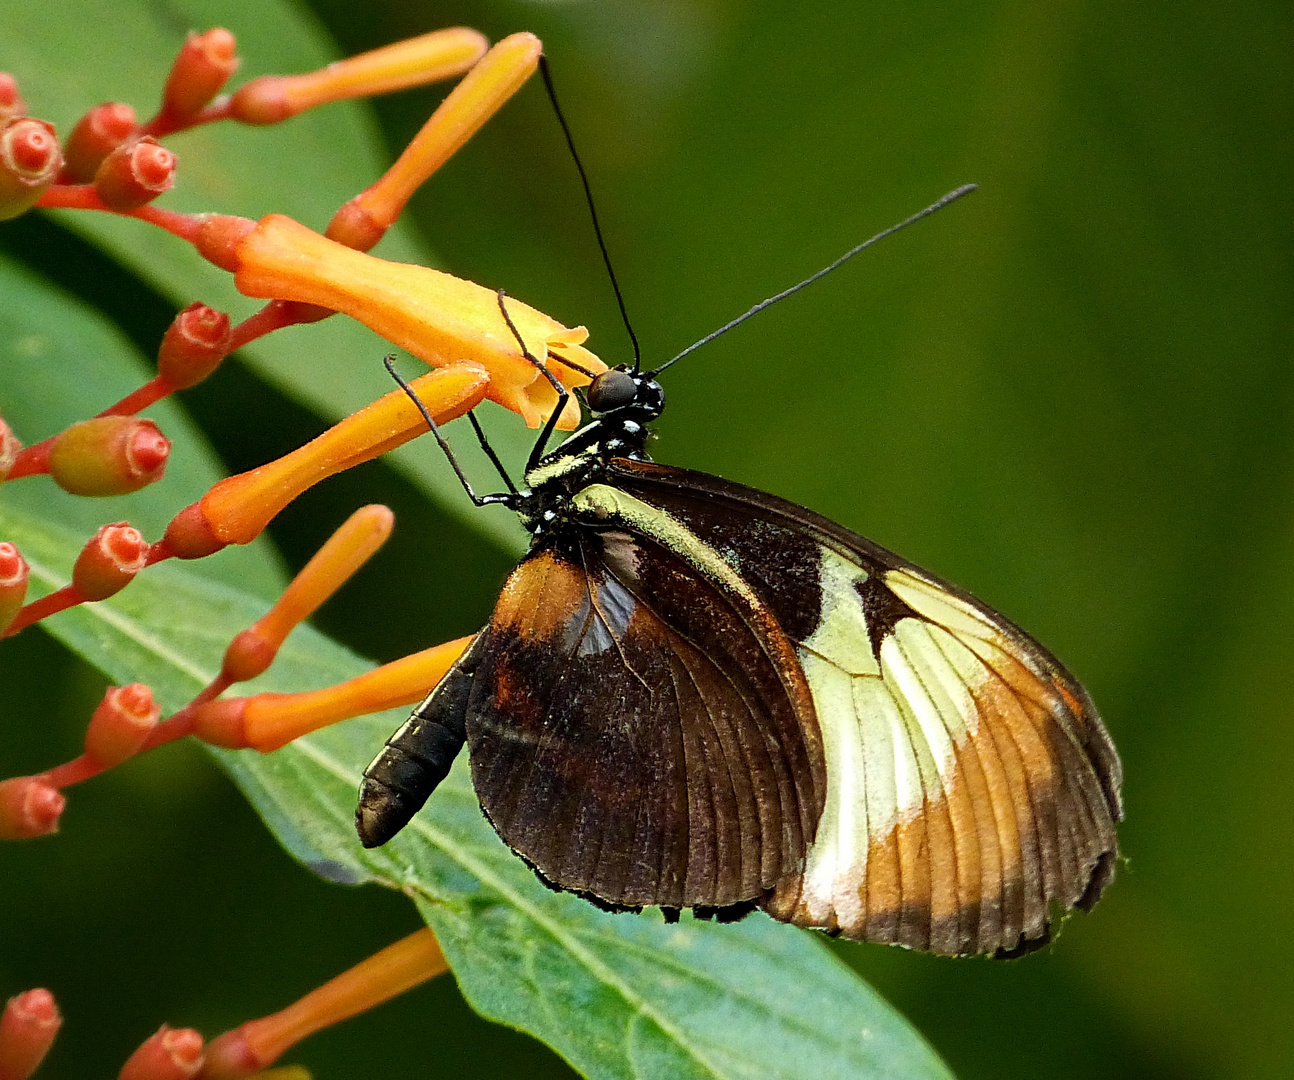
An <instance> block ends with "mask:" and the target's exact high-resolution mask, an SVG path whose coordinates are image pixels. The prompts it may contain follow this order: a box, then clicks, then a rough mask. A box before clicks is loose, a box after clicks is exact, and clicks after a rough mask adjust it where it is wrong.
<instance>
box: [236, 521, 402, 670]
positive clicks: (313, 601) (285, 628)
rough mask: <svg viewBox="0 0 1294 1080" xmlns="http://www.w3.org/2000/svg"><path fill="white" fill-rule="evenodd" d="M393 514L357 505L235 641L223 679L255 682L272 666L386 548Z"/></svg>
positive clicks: (393, 522) (393, 523)
mask: <svg viewBox="0 0 1294 1080" xmlns="http://www.w3.org/2000/svg"><path fill="white" fill-rule="evenodd" d="M394 525H395V515H394V514H392V513H391V511H390V510H389V509H388V508H387V507H385V506H381V505H379V504H376V503H374V504H373V505H370V506H361V507H360V508H359V509H358V510H356V511H355V512H354V513H353V514H351V516H350V517H349V518H347V519H346V521H345V522H344V523H343V524H342V526H341V528H340V529H338V530H337V531H336V532H335V533H333V534H332V536H330V537H329V538H328V540H327V542H326V543H325V544H324V546H323V547H321V548H320V549H319V550H318V551H317V552H315V556H314V558H312V559H311V560H310V561H309V562H308V563H306V565H305V566H304V567H302V569H301V572H300V573H299V574H297V576H296V577H295V578H293V579H292V584H290V585H289V586H288V587H287V588H286V589H285V590H284V591H283V595H282V596H280V597H279V599H278V601H277V602H276V603H275V605H274V606H273V607H272V608H270V610H269V611H268V612H266V614H265V615H264V616H263V617H262V618H261V619H259V620H257V622H255V623H254V624H253V625H251V626H249V627H248V628H247V629H246V630H244V631H243V632H242V633H241V634H239V635H238V636H237V637H235V638H234V640H233V641H232V642H231V643H230V645H229V648H228V650H227V651H226V652H225V662H224V667H223V670H222V672H221V675H222V676H223V677H224V678H226V679H228V681H229V682H231V683H234V682H246V681H247V680H248V679H254V678H256V676H257V675H260V674H261V673H262V672H263V671H265V670H266V669H267V668H268V667H269V666H270V664H272V663H273V662H274V657H275V656H276V655H278V651H279V648H280V646H282V644H283V642H284V641H285V640H286V639H287V636H288V634H290V633H291V632H292V631H293V630H294V629H295V628H296V627H297V626H298V625H300V624H301V623H302V622H304V621H305V620H306V619H308V618H310V616H311V615H313V614H314V613H315V611H317V610H318V609H319V606H320V605H321V604H322V603H324V601H326V600H327V599H328V598H329V597H330V596H332V594H333V593H335V592H336V591H337V590H338V589H339V588H341V586H342V585H344V584H345V583H346V582H347V581H349V580H350V578H351V577H352V576H353V575H354V573H355V571H357V570H358V569H359V568H360V567H361V566H363V565H364V564H365V563H366V562H368V560H369V559H370V558H371V557H372V556H373V554H374V552H376V551H377V550H378V548H380V547H381V546H382V545H383V544H385V543H386V541H387V538H388V537H389V536H390V535H391V529H392V527H393V526H394Z"/></svg>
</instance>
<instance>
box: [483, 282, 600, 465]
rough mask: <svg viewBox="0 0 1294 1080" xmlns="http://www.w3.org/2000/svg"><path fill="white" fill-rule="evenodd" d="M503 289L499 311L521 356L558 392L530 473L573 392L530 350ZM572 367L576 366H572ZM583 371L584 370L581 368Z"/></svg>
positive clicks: (534, 451) (533, 450)
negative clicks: (511, 312)
mask: <svg viewBox="0 0 1294 1080" xmlns="http://www.w3.org/2000/svg"><path fill="white" fill-rule="evenodd" d="M507 295H508V294H507V293H505V292H504V291H503V290H502V289H500V290H499V311H500V312H501V313H502V315H503V321H504V322H506V323H507V324H508V329H509V330H511V331H512V336H513V337H514V338H516V339H517V344H518V345H519V346H520V347H521V355H522V356H524V357H525V358H526V359H527V360H529V361H530V362H531V363H532V364H534V365H535V367H536V368H537V369H538V370H539V374H541V375H542V376H543V377H544V378H545V379H547V380H548V385H549V386H551V387H552V388H553V389H554V390H556V391H557V404H556V405H555V406H553V411H552V412H551V413H549V414H548V419H547V420H546V421H545V422H544V427H543V430H542V431H540V433H539V438H538V439H536V440H535V445H534V447H532V448H531V451H530V459H529V460H528V461H527V462H526V472H529V471H530V470H531V469H533V468H534V467H535V466H536V465H538V464H539V459H540V458H541V457H543V456H544V448H545V447H546V446H547V445H548V440H549V439H550V438H552V435H553V429H554V428H556V427H557V421H558V420H559V419H561V415H562V413H563V411H564V410H565V409H566V403H567V402H568V401H570V400H571V392H570V391H569V390H568V389H566V387H565V386H563V385H562V383H561V380H559V379H558V378H557V376H556V375H554V374H553V373H552V372H551V371H549V370H548V365H547V364H545V363H542V362H541V361H540V360H539V358H538V357H537V356H535V355H534V354H533V353H532V352H531V351H530V349H529V348H527V346H526V343H525V341H524V340H523V339H522V337H521V331H520V330H518V329H517V324H516V323H514V322H513V321H512V316H511V315H509V314H508V307H507V305H506V304H505V303H504V300H505V299H506V297H507ZM571 366H572V367H574V366H576V365H571ZM579 370H580V371H583V370H584V369H583V368H579Z"/></svg>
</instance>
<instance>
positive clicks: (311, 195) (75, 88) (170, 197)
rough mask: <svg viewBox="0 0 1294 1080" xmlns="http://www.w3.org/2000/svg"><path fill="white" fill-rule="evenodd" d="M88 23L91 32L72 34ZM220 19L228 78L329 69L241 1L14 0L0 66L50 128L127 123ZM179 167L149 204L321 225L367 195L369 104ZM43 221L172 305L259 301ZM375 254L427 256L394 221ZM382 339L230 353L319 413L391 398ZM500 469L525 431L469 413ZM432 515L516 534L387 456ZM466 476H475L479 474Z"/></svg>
mask: <svg viewBox="0 0 1294 1080" xmlns="http://www.w3.org/2000/svg"><path fill="white" fill-rule="evenodd" d="M90 21H93V23H94V25H95V32H94V33H93V34H87V33H86V32H85V27H86V25H87V23H88V22H90ZM216 25H223V26H227V27H229V28H230V29H232V30H233V31H234V32H235V34H236V35H237V38H238V52H239V55H240V56H241V57H242V66H241V68H240V69H239V71H238V74H237V75H236V76H235V81H234V83H233V85H238V84H239V83H241V82H243V81H246V80H247V79H250V78H254V77H256V76H258V75H263V74H291V73H294V72H301V71H310V70H313V69H315V68H318V67H322V66H324V65H325V64H328V63H330V62H331V61H333V60H336V59H337V58H338V57H337V55H336V50H335V47H334V46H333V45H332V44H331V42H329V41H328V39H327V36H326V35H325V33H324V32H323V31H322V29H321V28H320V27H319V25H318V24H317V23H316V22H315V21H314V19H313V18H312V17H311V16H310V15H309V14H308V13H307V12H306V11H304V10H303V9H301V8H299V7H297V6H296V5H292V4H286V3H265V2H256V3H253V2H251V0H237V2H230V0H219V2H215V0H174V2H172V3H168V4H166V5H161V4H157V3H152V2H150V0H121V2H120V3H116V4H114V5H113V6H112V15H111V17H110V18H104V17H103V16H102V11H101V9H100V8H99V7H98V6H97V5H95V4H92V3H90V2H89V0H70V2H67V3H61V4H58V5H55V6H54V7H52V8H50V9H48V10H46V11H42V13H41V14H40V16H39V17H35V16H34V15H33V12H32V9H31V5H30V3H29V2H28V0H0V58H2V60H3V64H4V67H5V69H6V70H9V71H12V72H13V73H14V74H15V75H16V76H17V78H18V80H19V84H20V85H21V87H22V92H23V95H24V97H25V98H26V99H27V102H28V105H29V107H30V108H31V110H32V112H33V114H34V115H37V116H41V117H43V118H46V119H49V120H51V121H53V122H54V123H55V124H56V125H57V126H58V129H59V130H60V131H63V132H66V131H68V130H70V128H71V126H72V125H73V124H74V123H75V122H76V120H77V118H78V117H79V116H80V115H81V114H82V113H84V112H85V110H86V109H87V108H88V107H89V106H91V105H93V104H95V103H97V102H100V101H110V100H111V101H126V102H130V103H131V104H133V105H134V106H135V108H136V110H137V111H138V112H139V114H140V116H141V118H144V117H147V116H148V115H150V114H151V111H152V110H153V109H154V108H156V102H157V101H158V99H159V97H160V94H161V87H162V84H163V83H164V82H165V79H166V74H167V71H168V69H169V67H170V63H171V59H172V58H173V57H174V55H175V52H176V50H177V49H178V48H179V46H180V44H181V43H182V42H183V40H184V34H185V32H186V31H187V30H190V29H194V28H199V29H205V28H207V27H210V26H216ZM167 142H168V145H169V146H171V147H172V148H173V149H174V150H175V151H176V153H177V155H178V157H179V160H180V170H179V176H178V180H177V183H176V187H175V189H174V190H173V191H172V192H170V193H168V194H167V195H165V196H163V198H162V199H161V200H159V203H158V205H160V206H164V207H167V208H170V209H175V210H181V211H186V212H201V211H215V212H218V213H225V214H239V215H242V216H245V217H250V218H260V217H263V216H264V215H265V214H269V213H283V214H287V215H288V216H290V217H293V218H295V219H297V220H298V221H300V222H302V223H303V224H305V225H309V226H310V227H312V228H315V229H323V228H324V227H325V226H326V225H327V224H328V221H329V220H330V219H331V217H332V215H333V212H334V211H335V210H336V209H337V207H338V206H340V205H341V204H342V203H343V202H345V201H346V200H347V199H349V198H351V197H352V196H353V195H355V194H357V193H358V192H360V191H362V190H363V189H364V188H366V187H368V186H369V185H370V184H371V183H372V182H373V181H374V180H376V179H377V177H378V176H379V175H381V173H382V171H383V170H384V169H385V167H386V164H387V162H388V160H389V159H388V157H387V155H386V153H385V152H384V151H383V150H382V146H381V140H380V138H379V136H378V134H377V132H376V129H375V125H374V124H373V121H372V118H371V113H370V112H369V110H368V109H367V108H366V107H365V106H363V105H361V104H357V103H353V102H341V103H336V104H333V105H329V106H327V107H324V108H320V109H315V110H311V111H309V112H306V113H303V114H302V115H300V116H297V117H294V118H293V119H292V120H290V121H289V122H287V123H285V124H279V125H275V126H273V127H269V128H248V127H244V126H243V125H240V124H232V123H222V124H213V125H210V126H208V127H202V128H197V129H195V130H193V131H191V132H184V133H182V134H180V135H178V136H175V137H173V138H171V139H168V140H167ZM54 216H56V217H57V218H58V220H59V221H60V222H61V223H62V224H64V225H66V226H67V227H68V228H70V229H73V230H74V231H76V232H78V233H80V234H81V235H82V236H84V237H86V238H87V239H89V240H91V241H92V242H93V243H95V244H97V245H98V246H100V247H102V248H103V249H104V250H105V251H107V252H108V253H110V254H111V255H112V256H113V257H114V258H116V259H117V260H119V261H120V262H121V263H122V264H123V265H125V266H127V267H129V268H130V269H131V270H133V271H134V272H135V273H137V274H138V275H139V276H140V277H141V278H143V279H144V280H146V281H147V282H149V284H151V285H152V286H153V287H154V288H156V289H157V290H158V291H159V292H161V293H162V294H163V295H165V296H168V297H170V298H172V299H173V300H174V301H175V302H176V304H177V307H182V306H184V305H185V304H188V303H190V302H191V301H193V300H202V301H204V302H205V303H208V304H210V305H212V306H213V307H217V308H220V309H222V310H225V311H229V312H230V313H231V314H232V315H233V316H234V318H235V319H241V318H245V317H246V316H247V315H250V314H251V313H252V312H254V311H255V310H256V309H257V307H259V302H258V301H252V300H248V299H247V298H246V297H243V296H242V295H240V294H239V293H238V292H237V290H235V289H234V285H233V279H232V276H231V275H229V274H227V273H225V272H224V271H221V270H218V269H217V268H216V267H215V266H213V265H211V264H210V263H208V262H206V261H205V260H203V259H202V258H200V257H199V256H198V255H197V254H196V253H195V252H194V251H193V249H192V248H191V247H190V246H189V245H187V244H185V243H183V242H181V241H180V240H177V239H176V238H175V237H173V236H170V235H168V234H166V233H163V232H162V231H161V230H159V229H156V228H152V227H150V226H148V225H145V224H143V223H142V222H139V221H135V220H132V219H125V218H118V217H114V216H112V215H110V214H95V213H86V212H83V211H57V212H55V215H54ZM377 254H380V255H382V256H383V257H384V258H387V259H392V260H394V261H397V262H414V263H430V262H431V261H432V260H431V257H430V255H429V253H428V251H427V250H426V247H425V245H424V244H423V243H421V241H420V240H419V239H418V238H417V237H416V236H415V235H414V233H413V231H412V230H411V229H409V228H408V227H406V226H403V225H397V226H396V227H395V228H393V229H392V230H391V231H390V232H389V233H388V234H387V236H386V238H385V239H384V240H383V241H382V243H381V245H380V246H379V248H378V249H377ZM390 351H391V345H390V344H389V343H388V342H385V341H383V340H382V339H381V338H379V337H378V336H377V335H376V334H374V333H372V332H371V331H370V330H368V329H367V328H366V327H364V326H362V325H360V324H359V323H357V322H355V321H354V320H352V319H349V318H346V317H344V316H337V317H334V318H331V319H328V320H325V321H324V322H322V323H316V324H314V325H311V326H303V327H297V328H294V329H292V330H289V331H286V332H280V333H277V334H274V335H273V336H271V337H270V338H268V339H265V340H263V341H259V342H255V343H253V344H252V345H250V346H248V348H246V349H244V350H243V351H242V352H241V353H240V355H242V356H243V357H245V358H246V360H247V361H248V363H249V364H250V365H251V366H252V367H253V368H254V369H255V370H256V371H257V373H258V374H260V375H261V376H262V377H263V378H264V379H266V380H267V381H268V382H270V383H272V384H273V385H275V386H277V387H278V388H279V389H281V390H282V391H283V392H284V393H286V394H287V395H289V396H290V397H292V398H294V399H295V400H297V401H300V402H302V403H304V404H305V405H307V406H309V407H310V408H312V409H314V410H315V411H317V412H318V413H319V414H320V415H322V416H324V417H327V418H329V419H332V420H336V419H339V418H340V417H342V416H345V415H347V414H349V413H351V412H354V411H355V410H356V409H357V408H359V407H360V406H361V405H364V404H366V403H368V402H369V401H372V400H373V399H374V398H376V397H378V396H380V395H381V394H384V393H386V392H388V391H389V390H390V389H391V384H390V379H389V378H388V377H387V375H386V372H385V371H384V370H383V368H382V365H381V358H382V356H383V355H384V354H385V353H388V352H390ZM481 418H482V421H483V423H485V424H486V425H487V428H488V430H489V432H490V437H491V440H492V441H493V442H494V444H495V446H496V447H497V448H498V449H499V451H500V452H501V453H502V454H504V456H505V460H518V459H521V458H523V456H524V449H523V448H526V447H528V445H529V442H530V438H529V437H528V436H527V435H526V433H525V431H524V429H522V428H520V427H519V426H518V425H517V424H516V423H515V422H511V421H510V418H508V417H506V416H505V415H504V414H503V412H502V410H499V409H496V408H489V409H483V410H482V417H481ZM391 461H392V463H393V464H394V465H395V467H396V468H398V469H400V470H401V471H402V472H404V473H405V474H407V475H408V476H409V477H410V479H412V480H413V481H414V482H415V483H416V484H418V485H419V486H420V487H421V488H422V489H423V490H425V491H426V492H427V493H428V494H429V495H431V496H432V498H433V499H434V500H436V501H438V502H441V503H443V504H444V506H445V508H446V510H448V511H449V512H450V513H452V514H454V515H455V516H457V517H459V518H460V519H461V520H463V521H464V522H466V523H467V524H468V525H469V527H470V528H472V529H474V530H476V531H477V532H479V533H481V534H482V535H484V536H487V537H489V538H490V539H492V540H493V541H494V542H496V543H499V544H502V545H504V546H505V547H508V548H510V549H512V550H520V548H521V544H522V538H523V536H522V533H521V531H520V528H519V527H518V525H517V523H516V521H515V519H514V518H512V516H511V515H502V514H500V515H493V514H473V513H471V509H472V508H471V506H470V504H468V503H467V502H466V501H465V500H464V499H463V497H462V489H461V488H460V487H459V484H458V481H457V480H456V479H455V478H454V477H453V475H452V474H451V473H450V471H449V469H448V468H447V467H445V463H444V462H443V461H441V460H440V459H439V455H437V454H433V453H428V452H426V451H425V450H423V449H422V448H421V447H419V448H418V449H416V450H413V449H406V450H405V451H404V452H403V453H401V452H399V451H397V452H396V453H395V454H394V455H393V456H392V457H391ZM480 475H485V474H484V473H481V474H480Z"/></svg>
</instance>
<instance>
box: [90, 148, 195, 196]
mask: <svg viewBox="0 0 1294 1080" xmlns="http://www.w3.org/2000/svg"><path fill="white" fill-rule="evenodd" d="M175 165H176V162H175V155H174V154H172V153H171V152H170V151H169V150H168V149H166V147H165V146H162V145H160V144H159V143H158V142H157V140H156V139H153V138H151V137H149V136H147V135H145V136H144V137H143V138H140V139H136V140H134V141H133V142H127V143H122V144H121V145H120V146H119V147H117V149H115V150H114V151H113V152H112V153H111V154H109V155H108V156H107V157H106V158H104V159H103V164H101V165H100V166H99V169H98V171H97V172H96V173H95V174H94V190H95V192H96V193H97V194H98V196H99V198H100V199H102V200H103V205H104V206H106V207H108V209H109V210H122V211H125V210H138V209H139V208H140V207H141V206H144V205H146V204H147V203H150V202H152V201H153V200H154V199H156V198H157V197H158V196H159V195H161V194H162V193H163V192H167V191H170V190H171V187H172V186H173V185H174V184H175Z"/></svg>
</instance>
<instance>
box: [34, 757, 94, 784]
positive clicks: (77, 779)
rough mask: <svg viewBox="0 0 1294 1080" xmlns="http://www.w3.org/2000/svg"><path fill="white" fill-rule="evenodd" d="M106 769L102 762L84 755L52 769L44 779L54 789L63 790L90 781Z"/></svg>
mask: <svg viewBox="0 0 1294 1080" xmlns="http://www.w3.org/2000/svg"><path fill="white" fill-rule="evenodd" d="M106 768H107V766H106V765H104V764H103V763H102V762H101V761H95V759H94V758H92V757H90V755H89V754H82V755H81V756H80V757H79V758H76V759H75V760H74V761H69V762H66V763H65V764H63V765H59V766H58V767H57V768H54V769H50V770H49V772H47V773H45V774H44V778H45V779H46V780H47V781H49V783H51V784H52V785H53V786H54V787H56V788H60V789H61V788H65V787H71V786H72V785H73V784H79V783H81V781H83V780H89V779H90V777H92V776H98V775H99V774H100V773H101V772H103V771H104V769H106Z"/></svg>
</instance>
